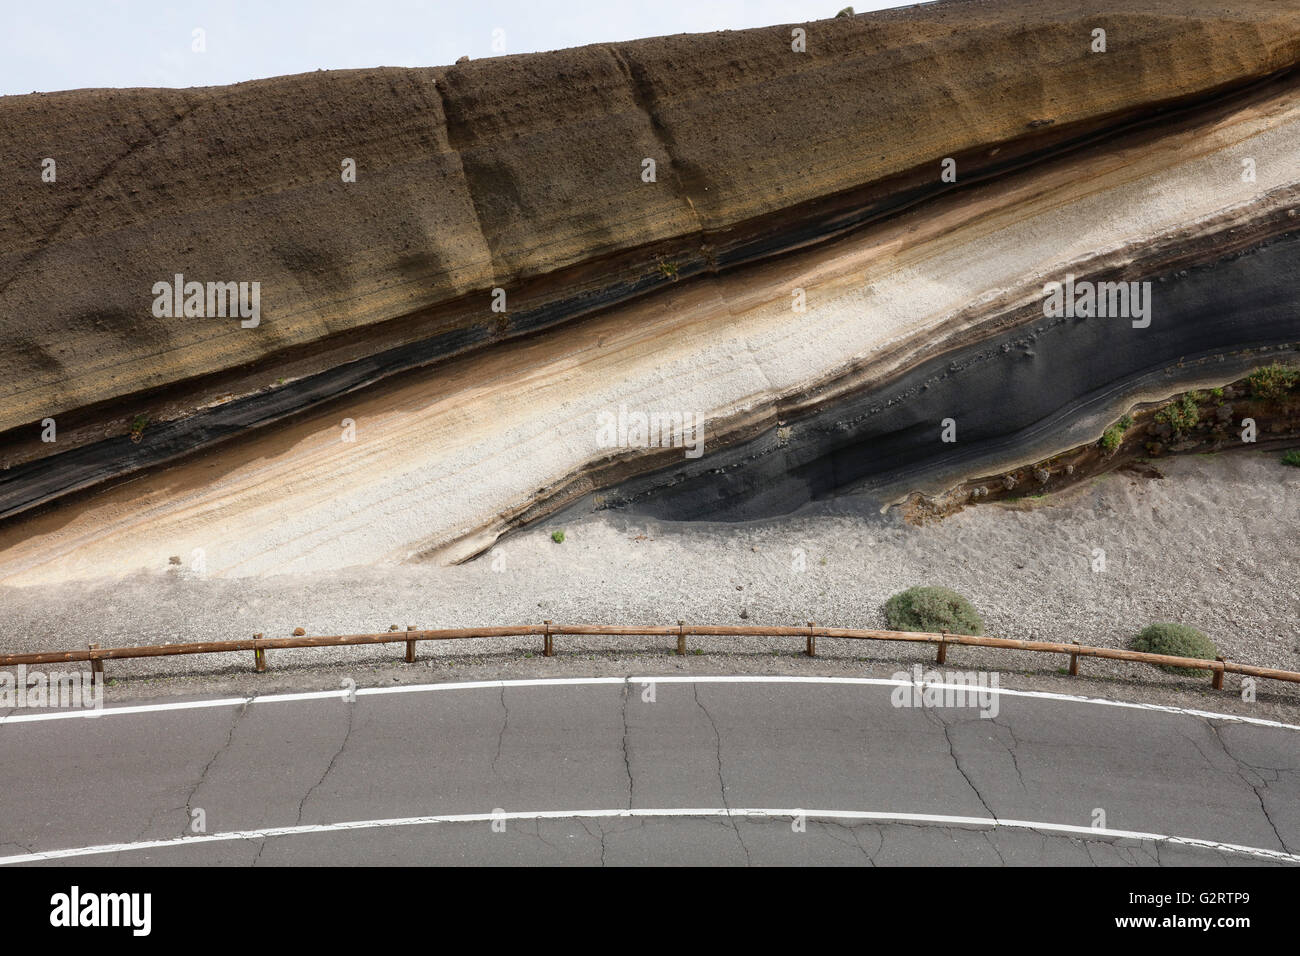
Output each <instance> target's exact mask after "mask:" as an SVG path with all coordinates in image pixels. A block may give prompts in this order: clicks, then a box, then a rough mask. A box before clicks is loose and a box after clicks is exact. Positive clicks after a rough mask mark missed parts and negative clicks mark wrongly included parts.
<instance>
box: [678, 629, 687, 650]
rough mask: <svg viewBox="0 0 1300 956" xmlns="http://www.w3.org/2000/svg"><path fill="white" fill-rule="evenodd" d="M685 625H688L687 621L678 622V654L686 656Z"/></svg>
mask: <svg viewBox="0 0 1300 956" xmlns="http://www.w3.org/2000/svg"><path fill="white" fill-rule="evenodd" d="M685 625H686V622H685V621H678V622H677V653H678V654H685V653H686V631H685Z"/></svg>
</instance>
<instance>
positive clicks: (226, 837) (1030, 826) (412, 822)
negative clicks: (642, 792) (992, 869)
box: [0, 807, 1300, 866]
mask: <svg viewBox="0 0 1300 956" xmlns="http://www.w3.org/2000/svg"><path fill="white" fill-rule="evenodd" d="M642 817H657V818H665V819H666V818H671V817H693V818H705V817H726V818H728V819H731V818H735V817H742V818H743V817H777V818H780V819H789V820H794V819H795V818H798V817H803V818H806V819H809V820H862V821H874V822H878V823H904V824H911V825H917V826H955V827H980V828H984V829H994V830H996V829H998V828H1003V829H1013V830H1035V831H1038V832H1042V833H1059V834H1064V835H1069V836H1080V837H1089V838H1093V839H1103V838H1106V839H1117V840H1140V841H1151V842H1155V843H1168V844H1173V845H1177V846H1190V847H1197V848H1199V849H1206V850H1217V851H1220V852H1224V853H1238V854H1245V855H1247V856H1253V857H1258V858H1260V859H1265V860H1274V861H1278V862H1283V863H1300V855H1298V854H1294V853H1284V852H1282V851H1280V850H1267V849H1264V848H1262V847H1253V846H1241V845H1240V844H1236V843H1219V842H1218V841H1216V840H1202V839H1197V838H1194V837H1180V836H1169V835H1167V834H1163V833H1143V832H1141V831H1137V830H1111V829H1106V828H1103V827H1082V826H1070V825H1068V824H1058V823H1039V822H1036V821H1030V820H999V819H997V818H996V817H963V816H946V815H943V814H930V813H892V812H888V811H879V810H802V809H797V808H796V809H756V808H744V807H732V808H727V807H712V808H699V807H683V808H668V809H635V810H628V809H618V810H524V811H515V812H506V813H452V814H444V815H441V816H427V817H394V818H391V819H387V820H350V821H346V822H343V823H316V824H301V825H297V826H290V827H265V828H262V829H258V830H235V831H231V832H229V833H211V834H200V835H197V836H188V837H175V838H172V839H169V840H142V841H140V842H137V843H106V844H101V845H99V846H86V847H73V848H70V849H65V850H45V851H41V852H36V853H24V854H21V855H18V856H4V857H0V866H7V865H10V864H16V863H41V862H45V861H48V860H65V859H68V858H69V857H80V856H98V855H100V854H105V853H126V852H131V851H138V850H154V849H162V848H166V847H175V846H191V845H198V844H200V843H226V842H231V841H235V840H266V839H272V838H275V837H285V836H299V835H302V834H307V833H337V832H341V831H345V830H374V829H384V828H389V827H414V826H428V825H430V824H438V823H491V822H494V821H501V820H584V819H587V820H589V819H628V818H642Z"/></svg>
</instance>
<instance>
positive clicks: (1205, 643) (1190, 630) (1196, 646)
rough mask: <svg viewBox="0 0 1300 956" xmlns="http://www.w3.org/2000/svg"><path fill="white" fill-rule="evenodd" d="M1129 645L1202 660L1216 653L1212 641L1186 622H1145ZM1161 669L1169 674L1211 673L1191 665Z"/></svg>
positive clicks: (1197, 674) (1154, 652)
mask: <svg viewBox="0 0 1300 956" xmlns="http://www.w3.org/2000/svg"><path fill="white" fill-rule="evenodd" d="M1130 646H1131V647H1132V648H1133V650H1135V651H1145V652H1146V653H1148V654H1171V655H1173V656H1174V657H1195V658H1199V659H1200V660H1203V661H1212V660H1214V659H1215V658H1216V657H1218V656H1219V650H1218V648H1216V647H1215V646H1214V642H1213V641H1212V640H1210V639H1209V638H1208V637H1206V636H1205V635H1204V634H1202V633H1201V632H1200V631H1198V630H1197V629H1196V628H1194V627H1188V626H1187V625H1186V624H1170V623H1167V622H1161V623H1157V624H1148V625H1147V626H1146V627H1144V628H1143V629H1142V630H1141V631H1140V632H1139V633H1138V635H1137V637H1135V638H1133V641H1132V643H1131V644H1130ZM1159 666H1160V668H1161V670H1166V671H1168V672H1169V673H1171V674H1185V675H1187V676H1188V677H1197V676H1199V675H1203V674H1208V673H1211V672H1210V671H1203V670H1198V669H1197V668H1195V667H1165V666H1163V665H1159Z"/></svg>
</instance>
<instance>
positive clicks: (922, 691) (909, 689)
mask: <svg viewBox="0 0 1300 956" xmlns="http://www.w3.org/2000/svg"><path fill="white" fill-rule="evenodd" d="M894 680H896V681H906V682H907V683H905V684H903V685H902V686H899V687H895V688H894V692H893V693H892V694H890V695H889V701H890V703H892V704H893V705H894V706H895V707H974V708H978V709H979V712H980V716H981V717H987V718H989V719H990V720H992V719H994V718H996V717H997V715H998V711H999V709H1000V705H999V703H998V699H999V696H1000V695H999V688H998V685H999V681H1000V678H999V676H998V674H996V673H990V672H987V671H925V672H922V670H921V665H920V664H914V665H912V670H911V673H909V672H907V671H898V672H896V673H895V674H894Z"/></svg>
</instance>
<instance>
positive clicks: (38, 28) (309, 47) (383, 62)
mask: <svg viewBox="0 0 1300 956" xmlns="http://www.w3.org/2000/svg"><path fill="white" fill-rule="evenodd" d="M0 2H3V4H4V7H5V10H4V13H3V17H2V18H3V21H4V22H3V29H0V94H10V93H31V92H33V91H37V90H39V91H48V90H70V89H78V88H81V87H88V86H210V85H213V84H219V83H237V82H239V81H240V80H251V79H259V78H261V77H267V76H281V75H283V74H286V73H303V72H306V71H308V70H317V69H325V70H338V69H353V68H357V67H370V66H437V65H440V64H446V63H453V62H455V61H456V59H457V58H459V57H460V56H463V55H468V56H471V57H475V58H478V57H486V56H493V55H494V50H493V34H494V31H496V30H501V31H503V33H502V34H500V37H501V39H502V40H503V41H504V44H505V52H506V53H531V52H534V51H537V50H558V49H562V48H564V47H571V46H581V45H582V44H584V43H599V42H604V41H611V40H631V39H635V38H637V37H648V36H663V35H665V34H670V33H700V32H704V31H708V30H738V29H743V28H745V27H757V26H767V25H770V24H773V23H799V22H804V21H807V20H820V19H824V18H826V17H831V16H834V15H835V13H836V12H837V11H838V10H840V9H842V8H843V7H845V6H848V3H847V2H845V0H608V2H593V0H459V2H447V0H423V2H421V0H175V2H170V3H169V2H164V0H63V2H57V3H56V2H54V0H45V2H37V3H20V2H19V0H0ZM905 5H906V4H903V3H899V2H897V0H856V2H854V3H853V7H854V9H855V10H856V11H857V12H859V13H862V12H864V11H866V10H878V9H881V8H882V7H896V6H905ZM196 29H201V30H203V31H204V33H203V39H204V42H205V46H206V50H204V52H201V53H200V52H195V51H194V49H193V46H194V31H195V30H196Z"/></svg>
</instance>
